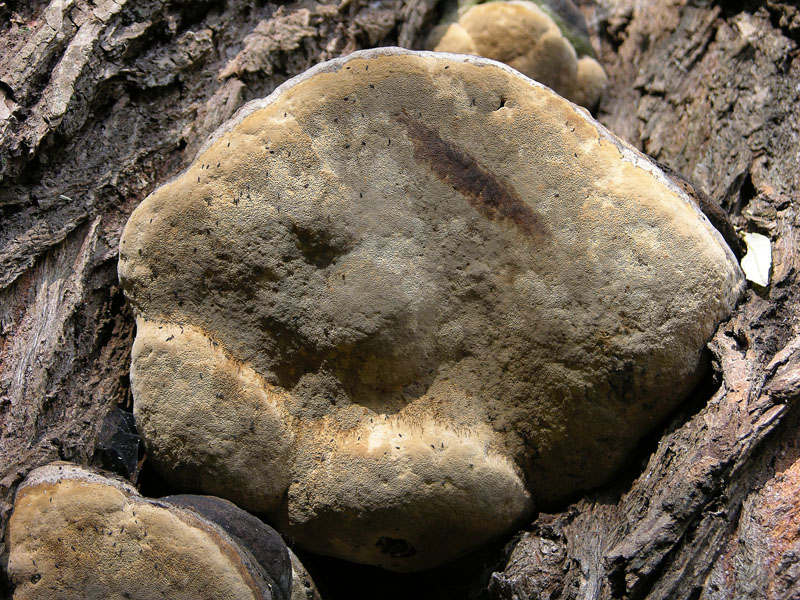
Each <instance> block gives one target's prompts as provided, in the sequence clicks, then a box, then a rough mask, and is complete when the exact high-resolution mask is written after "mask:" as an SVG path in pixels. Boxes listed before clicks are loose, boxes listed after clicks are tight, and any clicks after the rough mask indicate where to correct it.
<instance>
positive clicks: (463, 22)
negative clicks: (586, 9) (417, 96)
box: [427, 0, 607, 109]
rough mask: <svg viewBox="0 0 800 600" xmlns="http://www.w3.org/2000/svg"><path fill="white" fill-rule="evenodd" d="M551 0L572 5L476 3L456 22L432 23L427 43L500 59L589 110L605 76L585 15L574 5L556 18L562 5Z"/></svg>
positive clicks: (443, 49)
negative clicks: (436, 25)
mask: <svg viewBox="0 0 800 600" xmlns="http://www.w3.org/2000/svg"><path fill="white" fill-rule="evenodd" d="M539 4H541V5H542V7H540V6H539ZM549 4H553V5H556V6H555V7H554V8H562V9H563V8H564V7H563V6H559V5H565V4H569V5H572V3H571V0H561V1H560V2H549V3H546V2H540V3H538V4H537V3H534V2H528V1H525V0H512V1H511V2H488V3H485V4H477V5H475V6H472V7H471V8H469V9H468V10H466V12H464V14H463V15H462V16H461V17H460V18H459V19H458V22H456V23H445V24H442V25H439V26H438V27H436V28H434V30H433V32H432V33H431V36H430V37H429V39H428V44H427V45H428V47H429V48H430V49H431V50H435V51H437V52H456V53H463V54H475V55H478V56H485V57H487V58H491V59H494V60H499V61H501V62H504V63H506V64H507V65H510V66H512V67H514V68H515V69H517V70H518V71H520V72H522V73H523V74H525V75H527V76H528V77H530V78H531V79H535V80H536V81H538V82H540V83H543V84H544V85H546V86H549V87H551V88H553V89H554V90H555V91H556V92H558V93H559V94H561V95H562V96H564V97H565V98H567V99H569V100H571V101H573V102H575V103H576V104H580V105H581V106H585V107H587V108H589V109H593V108H594V107H595V106H596V105H597V103H598V102H599V100H600V96H601V94H602V93H603V90H604V89H605V87H606V83H607V77H606V73H605V71H604V70H603V67H601V66H600V63H598V62H597V61H596V60H595V59H594V57H593V56H592V52H591V44H590V43H589V40H588V33H586V26H585V23H584V22H582V18H583V17H582V16H581V15H580V13H579V12H578V11H577V9H575V8H574V5H573V6H572V9H573V11H571V12H567V17H568V18H559V16H560V15H561V14H563V13H564V10H561V11H556V10H553V9H550V10H547V9H548V8H550V7H549ZM543 8H544V9H545V10H543ZM551 15H552V16H553V17H555V18H556V19H558V20H559V22H560V24H561V25H562V27H559V25H558V24H556V22H555V21H554V20H553V18H551ZM579 24H583V27H579ZM565 33H566V35H565ZM584 35H585V37H584ZM576 50H577V52H576Z"/></svg>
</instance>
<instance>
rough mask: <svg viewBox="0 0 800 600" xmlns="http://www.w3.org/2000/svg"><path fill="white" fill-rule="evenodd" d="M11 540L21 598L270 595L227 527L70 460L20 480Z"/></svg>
mask: <svg viewBox="0 0 800 600" xmlns="http://www.w3.org/2000/svg"><path fill="white" fill-rule="evenodd" d="M6 542H7V547H8V550H9V559H8V573H9V577H10V579H11V582H12V584H13V585H14V586H15V591H14V600H57V599H62V598H63V599H65V600H66V599H70V600H72V599H73V598H90V599H97V600H107V599H116V598H120V599H122V598H126V599H141V600H151V599H153V598H170V600H178V599H182V598H185V599H186V600H202V599H205V598H208V599H209V600H210V599H214V600H218V599H223V600H228V599H230V600H233V599H236V600H243V599H247V600H268V599H270V598H272V595H271V593H270V590H269V585H270V584H269V583H268V582H267V581H265V580H263V579H260V578H259V576H258V574H257V573H256V572H255V569H254V568H253V565H252V564H251V563H252V560H251V557H249V556H248V555H246V554H244V553H243V552H242V551H241V550H240V549H239V548H238V547H237V545H236V543H235V542H234V541H233V540H232V539H231V538H229V537H228V536H227V535H226V534H225V533H224V532H223V531H222V530H221V529H220V528H219V527H217V526H215V525H214V524H212V523H210V522H209V521H206V520H204V519H202V518H200V517H199V516H198V515H196V514H195V513H193V512H190V511H184V510H181V509H178V508H176V507H171V506H168V505H164V504H161V503H159V502H158V501H153V500H149V499H146V498H142V497H141V496H139V494H138V493H137V492H136V490H135V489H134V488H133V487H131V486H130V485H129V484H127V483H126V482H124V481H122V480H118V479H114V478H109V477H105V476H103V475H101V474H98V473H96V472H94V471H91V470H89V469H85V468H82V467H78V466H75V465H72V464H70V463H53V464H51V465H48V466H45V467H41V468H39V469H36V470H35V471H33V472H32V473H31V474H30V475H29V476H28V477H27V479H26V480H25V481H24V482H23V483H22V485H21V486H20V487H19V489H18V490H17V495H16V498H15V501H14V510H13V513H12V515H11V519H10V522H9V528H8V533H7V540H6Z"/></svg>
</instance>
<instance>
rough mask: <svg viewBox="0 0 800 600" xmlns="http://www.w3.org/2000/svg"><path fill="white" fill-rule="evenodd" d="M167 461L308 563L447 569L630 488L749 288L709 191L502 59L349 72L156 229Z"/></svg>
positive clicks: (144, 231)
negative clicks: (252, 517)
mask: <svg viewBox="0 0 800 600" xmlns="http://www.w3.org/2000/svg"><path fill="white" fill-rule="evenodd" d="M119 269H120V277H121V281H122V285H123V287H124V290H125V292H126V294H127V296H128V298H129V299H130V301H131V304H132V305H133V308H134V310H135V313H136V316H137V334H136V341H135V344H134V348H133V364H132V369H131V375H132V386H133V393H134V399H135V414H136V418H137V423H138V426H139V430H140V432H141V434H142V436H143V437H144V439H145V441H146V444H147V448H148V453H149V454H148V455H149V456H150V457H151V459H152V460H153V462H154V464H155V465H156V466H157V468H158V469H159V470H160V471H161V472H162V473H163V474H164V476H165V477H167V478H168V479H169V480H170V481H172V482H174V483H176V484H178V485H180V486H183V487H185V488H189V489H195V490H198V489H199V490H203V491H204V492H206V493H212V494H216V495H222V496H225V497H227V498H229V499H231V500H233V501H234V502H236V503H237V504H239V505H240V506H243V507H245V508H248V509H250V510H252V511H263V512H266V513H269V514H270V515H271V517H272V519H273V521H275V522H276V523H277V525H278V528H279V529H281V530H282V531H283V533H285V534H288V535H290V536H291V537H292V538H293V539H295V540H296V541H297V542H298V543H299V544H301V545H302V546H303V547H305V548H306V549H308V550H311V551H315V552H320V553H325V554H331V555H335V556H339V557H342V558H346V559H349V560H353V561H358V562H364V563H371V564H378V565H382V566H384V567H387V568H391V569H396V570H413V569H420V568H426V567H432V566H434V565H436V564H440V563H443V562H446V561H447V560H450V559H452V558H453V557H455V556H457V555H458V554H460V553H462V552H465V551H467V550H469V549H471V548H474V547H476V546H478V545H480V544H482V543H484V542H485V541H486V540H488V539H490V538H492V537H495V536H497V535H499V534H502V533H503V532H505V531H508V530H509V529H511V528H513V527H514V526H516V525H517V524H519V523H520V522H521V521H523V520H524V519H525V518H526V517H528V516H529V515H530V513H531V511H532V507H533V500H534V499H536V500H537V501H538V502H541V503H543V504H545V505H547V504H550V505H552V503H554V502H557V501H559V500H562V499H564V498H566V497H569V496H570V495H571V494H574V493H576V492H578V491H580V490H585V489H587V488H590V487H592V486H596V485H598V484H600V483H601V482H603V481H604V480H605V479H607V478H608V477H609V476H610V475H611V474H612V473H613V472H614V470H615V469H617V468H619V466H620V465H621V464H622V463H623V462H624V461H625V457H626V456H627V454H628V453H629V452H630V450H631V449H632V448H633V447H634V445H635V444H636V443H637V441H638V440H639V439H640V438H641V436H642V435H643V434H644V433H646V432H647V431H649V430H650V429H651V428H652V427H653V426H654V425H656V424H657V423H658V422H659V420H660V419H662V418H663V417H664V416H665V415H666V414H667V413H668V412H669V411H670V410H671V409H672V408H674V407H675V405H676V404H677V403H678V402H680V400H681V399H682V398H683V397H684V396H685V395H686V394H687V393H688V392H689V391H690V390H691V389H692V387H693V386H694V385H695V383H696V382H697V380H698V377H699V376H700V374H701V372H702V369H703V362H702V360H701V358H702V354H703V349H704V346H705V343H706V341H707V340H708V339H709V337H710V336H711V335H712V333H713V332H714V330H715V328H716V326H717V323H718V322H719V321H720V320H721V319H724V318H725V317H726V316H727V315H728V314H729V313H730V311H731V309H732V307H733V305H734V304H735V302H736V301H737V299H738V297H739V296H740V294H741V292H742V290H743V287H744V284H743V278H742V274H741V272H740V270H739V268H738V266H737V264H736V261H735V259H734V258H733V255H732V254H731V252H730V250H729V249H728V248H727V246H725V244H724V242H722V239H721V237H720V235H719V234H718V233H717V232H716V230H714V229H713V228H712V227H711V226H710V224H709V223H708V221H707V220H706V219H705V217H703V216H702V214H701V213H700V211H699V210H698V209H697V207H696V206H695V205H694V204H693V203H692V201H691V200H690V199H689V198H688V196H686V194H685V193H684V192H682V191H681V190H680V189H678V188H677V187H676V186H674V185H673V184H672V183H671V182H670V181H669V180H668V179H667V178H666V177H665V176H664V174H663V173H661V172H660V171H659V170H658V169H657V168H656V167H655V166H653V164H652V163H650V162H649V161H648V160H647V158H645V157H644V156H642V155H641V154H639V153H637V152H636V151H634V150H632V149H631V148H629V147H627V146H626V145H624V144H623V143H622V142H620V141H619V140H617V139H615V138H614V137H613V136H612V135H611V134H609V133H608V132H607V131H606V130H605V129H603V127H602V126H600V125H599V124H598V123H597V122H595V121H594V120H592V119H591V118H589V117H588V116H587V115H586V114H585V112H584V111H583V110H581V109H578V108H577V107H575V106H574V105H573V104H571V103H569V102H568V101H566V100H564V99H563V98H561V97H560V96H557V95H556V94H554V93H552V92H551V91H550V90H549V89H547V88H545V87H543V86H541V85H539V84H537V83H535V82H533V81H531V80H530V79H527V78H525V77H523V76H522V75H520V74H519V73H518V72H516V71H514V70H513V69H511V68H509V67H507V66H505V65H502V64H500V63H497V62H493V61H489V60H487V59H484V58H478V57H468V56H463V55H460V56H456V55H447V54H437V53H414V52H410V51H404V50H400V49H378V50H370V51H364V52H357V53H354V54H352V55H350V56H349V57H347V58H345V59H339V60H337V61H332V62H329V63H324V64H322V65H319V66H318V67H316V68H314V69H312V70H311V71H309V72H308V73H306V74H304V75H302V76H300V77H298V78H296V79H294V80H292V81H290V82H288V83H287V84H285V85H284V86H282V87H281V88H279V89H278V90H276V91H275V93H274V94H273V95H271V96H270V97H269V98H267V99H265V100H261V101H256V102H254V103H251V104H248V105H247V106H246V107H245V108H244V109H242V111H241V112H240V113H239V114H238V115H237V116H236V117H234V119H233V120H232V121H231V122H229V123H228V124H226V125H224V126H223V127H222V129H221V130H220V131H218V132H217V133H216V134H215V135H214V136H213V137H212V139H211V140H209V142H208V143H207V144H206V147H205V148H204V150H203V151H202V152H201V153H200V155H199V156H198V157H197V159H196V160H195V162H194V164H193V165H192V166H191V167H190V168H189V169H188V170H187V171H186V172H184V173H183V174H182V175H181V176H180V177H178V178H177V179H175V180H173V181H171V182H170V183H168V184H166V185H165V186H163V187H161V188H160V189H159V190H157V191H156V192H154V193H153V194H152V195H151V196H150V197H148V198H147V199H146V200H145V201H144V202H143V203H142V204H141V205H140V206H139V207H138V208H137V209H136V211H135V212H134V214H133V215H132V217H131V219H130V221H129V223H128V225H127V227H126V229H125V232H124V235H123V238H122V242H121V248H120V267H119Z"/></svg>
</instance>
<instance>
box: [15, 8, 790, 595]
mask: <svg viewBox="0 0 800 600" xmlns="http://www.w3.org/2000/svg"><path fill="white" fill-rule="evenodd" d="M581 8H582V10H583V11H584V13H585V14H586V15H587V17H588V21H589V24H590V29H591V31H592V32H593V35H594V42H595V48H596V49H597V50H598V51H599V52H598V54H599V59H600V61H601V62H602V63H603V64H604V66H605V67H606V69H607V71H608V74H609V78H610V83H609V87H608V91H607V93H606V96H605V98H604V99H603V101H602V103H601V106H600V109H599V118H600V120H601V122H603V123H604V124H605V125H606V126H607V127H609V129H611V130H612V131H614V132H615V133H617V134H618V135H620V136H621V137H623V138H625V139H627V140H628V141H629V142H631V143H632V144H633V145H635V146H637V147H639V148H640V149H642V150H643V151H645V152H647V153H649V154H651V155H652V156H653V157H655V158H656V159H657V160H659V161H660V162H662V163H664V164H666V165H667V166H668V167H670V168H672V169H673V170H675V171H677V172H679V173H682V174H683V175H684V176H685V177H686V178H687V179H689V180H691V181H693V183H694V184H695V185H696V187H697V188H698V189H699V190H700V191H702V192H704V193H705V194H706V195H708V196H709V197H711V198H712V199H714V200H716V201H717V202H719V203H720V204H721V205H722V207H723V208H724V209H725V211H726V212H727V213H728V214H729V215H730V217H731V219H732V220H733V222H734V224H735V225H736V226H737V227H739V228H740V229H742V230H745V231H753V232H760V233H763V234H765V235H768V236H769V237H770V238H771V240H772V243H773V263H774V264H773V270H772V274H771V282H770V285H769V287H768V288H766V289H764V288H757V287H752V288H751V289H749V290H748V292H747V296H746V298H745V299H744V301H743V302H742V304H741V305H740V306H739V308H738V309H737V311H736V313H735V314H734V316H733V317H732V318H731V319H730V320H729V321H728V322H726V323H724V324H723V325H722V326H721V327H720V329H719V331H718V332H717V334H716V335H715V337H714V339H713V340H712V341H711V344H710V352H711V354H712V356H713V360H714V366H715V379H714V381H710V382H709V385H708V386H706V387H705V388H703V389H701V390H699V391H698V393H697V394H696V396H695V397H694V398H693V399H692V400H690V401H688V402H687V403H686V405H685V406H683V407H682V408H681V409H680V410H679V411H678V412H676V414H675V415H673V418H672V420H671V422H670V423H669V424H667V425H666V426H665V429H663V430H662V431H659V432H657V434H656V435H654V436H652V437H651V438H650V439H649V440H648V441H646V442H645V443H644V444H643V445H642V448H641V450H640V453H639V454H638V455H637V456H636V457H633V459H632V463H631V466H630V467H629V469H628V470H627V471H625V472H623V473H621V474H620V475H619V477H618V478H617V479H616V480H615V481H613V482H612V483H610V484H609V485H608V486H606V487H605V488H603V489H601V490H597V491H596V492H594V493H592V494H589V495H587V496H585V497H584V498H581V499H576V502H575V503H574V504H572V505H571V506H569V507H568V508H566V509H565V510H564V511H563V512H559V513H556V514H540V515H538V517H537V518H536V519H535V520H534V522H533V523H532V524H531V525H530V527H528V528H526V531H523V532H521V533H520V535H519V536H518V538H516V542H515V543H514V544H510V545H509V546H508V560H507V562H506V564H504V565H501V567H500V568H499V569H498V570H497V572H495V573H494V574H493V575H492V576H491V578H490V580H489V582H488V584H487V585H486V586H485V587H484V588H483V590H474V591H475V593H483V594H484V595H490V596H492V597H495V598H508V599H511V598H536V597H542V598H557V597H559V598H631V599H634V598H667V597H668V598H693V599H695V598H709V599H717V598H751V597H752V598H762V597H769V598H789V597H797V596H798V595H800V532H799V531H798V524H800V502H798V501H797V500H796V498H797V497H800V442H798V441H797V439H798V435H797V434H798V432H799V431H800V415H799V414H798V411H797V409H796V408H795V407H794V404H795V400H796V399H797V398H798V396H800V331H798V329H799V328H800V320H799V319H798V310H800V309H799V308H798V307H800V304H799V303H798V292H799V287H798V269H797V267H798V260H799V259H798V247H800V239H798V204H799V202H800V197H799V196H798V190H800V169H799V168H798V163H799V162H800V151H799V150H798V149H800V52H798V40H800V11H798V9H797V8H795V7H794V6H793V5H790V4H788V3H780V2H775V1H772V0H763V1H755V0H753V1H749V2H748V1H745V0H741V1H737V2H724V3H723V2H719V3H713V2H707V1H706V2H704V1H702V0H695V1H693V2H688V1H686V0H665V1H655V0H651V1H645V0H600V1H599V2H597V3H594V2H589V1H588V0H587V1H584V2H582V7H581ZM444 9H445V7H444V6H442V2H437V0H381V1H380V2H366V1H365V0H341V2H339V3H331V2H328V1H327V0H326V1H322V2H314V1H311V0H302V1H299V2H294V3H288V4H283V5H277V4H272V3H265V2H259V3H255V4H253V3H250V2H246V1H245V0H227V1H224V0H205V1H202V0H201V1H199V2H197V1H188V0H150V1H148V0H144V1H137V2H132V1H131V0H116V1H114V0H98V1H97V2H94V3H92V2H90V1H89V0H53V1H52V2H50V3H46V2H35V1H33V0H31V1H30V2H27V3H21V2H20V3H18V2H15V1H13V0H11V1H8V0H7V1H6V2H0V119H1V121H0V161H1V162H0V537H2V536H3V533H4V529H5V525H6V523H7V520H8V516H9V512H10V508H11V502H12V499H13V493H14V490H15V488H16V485H17V484H18V483H19V482H20V481H21V479H22V478H23V477H24V476H25V475H26V474H27V473H28V472H29V471H30V470H31V469H33V468H35V467H37V466H39V465H42V464H45V463H47V462H50V461H51V460H54V459H58V458H61V459H67V460H72V461H75V462H79V463H84V464H85V463H89V462H92V461H93V460H97V453H98V445H99V444H100V445H101V446H102V441H103V439H105V438H106V437H107V436H108V435H109V433H108V430H109V428H110V429H111V430H112V432H113V431H114V430H115V428H117V429H118V428H119V426H120V424H119V423H118V422H117V421H115V420H114V419H115V418H116V417H115V415H116V414H117V413H115V410H116V409H117V407H122V408H130V391H129V384H128V367H129V362H130V346H131V343H132V337H133V320H132V316H131V314H130V312H129V310H128V308H127V307H126V305H125V301H124V298H123V296H122V293H121V291H120V289H119V286H118V283H117V277H116V263H117V244H118V241H119V236H120V233H121V229H122V227H123V226H124V224H125V221H126V219H127V217H128V215H129V214H130V212H131V211H132V210H133V208H134V207H135V206H136V205H137V204H138V203H139V202H140V201H141V200H142V199H143V198H144V197H145V196H146V195H147V194H148V193H149V192H150V191H152V190H153V189H154V188H155V187H156V186H158V185H159V184H161V183H163V182H165V181H166V180H168V179H169V178H170V177H172V176H174V175H175V174H177V173H178V172H179V171H180V170H181V169H182V168H184V167H185V166H186V165H187V164H188V163H189V162H191V160H192V158H193V156H194V154H195V153H196V151H197V150H198V149H199V147H200V145H201V144H202V142H203V141H204V139H205V138H206V136H207V135H208V134H209V133H210V132H212V131H213V130H214V129H215V128H216V127H217V126H218V125H219V124H221V123H222V122H223V121H225V120H226V119H227V118H229V117H230V116H231V115H232V114H233V113H234V112H235V110H236V109H237V108H238V107H239V106H241V105H242V104H243V103H244V102H246V101H248V100H250V99H252V98H256V97H261V96H265V95H267V94H269V93H270V92H271V91H272V90H273V89H274V88H275V87H276V86H277V85H279V84H280V83H281V82H282V81H284V80H285V79H287V78H288V77H290V76H292V75H295V74H297V73H299V72H301V71H303V70H305V69H306V68H308V67H310V66H312V65H313V64H315V63H317V62H319V61H321V60H325V59H327V58H332V57H334V56H338V55H341V54H345V53H348V52H350V51H352V50H356V49H359V48H363V47H370V46H379V45H390V44H399V45H403V46H406V47H412V48H419V47H420V43H421V40H422V38H423V37H424V35H425V34H426V33H427V31H428V29H429V27H430V26H431V25H432V24H433V22H434V21H435V20H436V18H437V15H438V14H439V13H440V12H442V11H443V10H444ZM104 426H105V429H104ZM98 440H99V441H98ZM130 470H131V472H132V473H134V474H135V469H130ZM3 591H4V590H2V589H1V588H0V596H1V595H3V594H2V593H3ZM5 591H6V592H7V591H8V590H5Z"/></svg>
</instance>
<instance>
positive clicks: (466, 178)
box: [394, 111, 547, 236]
mask: <svg viewBox="0 0 800 600" xmlns="http://www.w3.org/2000/svg"><path fill="white" fill-rule="evenodd" d="M394 119H395V120H396V121H397V122H398V123H402V124H403V125H404V126H405V127H406V129H407V130H408V135H409V137H410V138H411V142H412V143H413V144H414V158H415V159H416V160H417V161H419V162H421V163H425V164H426V165H428V167H430V169H431V170H432V171H433V172H434V173H435V174H436V176H437V177H438V178H439V179H441V180H442V181H444V182H446V183H448V184H450V185H451V186H453V188H454V189H456V190H457V191H458V192H460V193H461V194H463V195H464V196H465V197H466V199H467V201H468V202H469V203H470V205H471V206H472V207H473V208H474V209H475V210H477V211H478V212H479V213H480V214H481V215H482V216H483V217H485V218H487V219H489V220H490V221H496V220H499V219H509V220H511V221H513V222H514V224H515V225H516V226H517V227H518V228H519V229H520V230H522V232H523V233H526V234H528V235H531V236H533V235H537V236H544V235H546V234H547V227H546V225H545V224H544V223H543V222H542V218H541V217H540V216H539V215H537V214H536V213H535V212H534V211H533V209H531V207H530V206H528V205H527V204H526V203H525V202H524V201H523V200H522V199H521V198H520V197H519V195H517V194H516V192H514V190H512V189H510V188H508V187H506V186H505V185H503V184H502V183H501V182H499V181H497V179H495V178H494V177H493V176H492V175H491V174H489V173H488V172H487V171H486V170H485V169H484V168H483V167H482V166H481V165H480V164H479V163H478V161H476V160H475V159H474V158H472V156H470V155H469V154H467V153H466V152H464V151H463V150H460V149H459V148H457V147H455V146H453V145H452V144H450V143H449V142H447V141H445V140H443V139H442V138H441V137H439V134H438V133H437V131H436V130H434V129H431V128H430V127H428V126H427V125H425V124H424V123H421V122H420V121H417V120H415V119H412V118H411V117H409V116H408V114H407V113H406V112H405V111H403V112H401V113H397V114H396V115H394Z"/></svg>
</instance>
